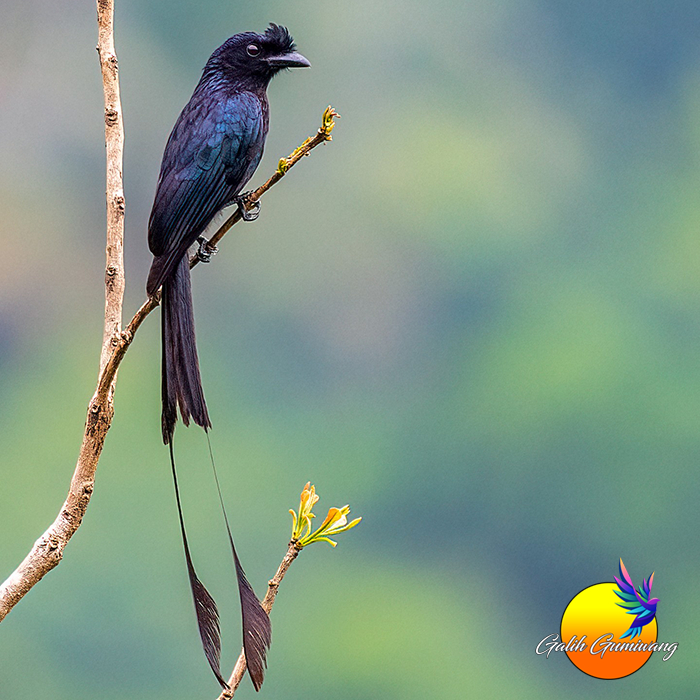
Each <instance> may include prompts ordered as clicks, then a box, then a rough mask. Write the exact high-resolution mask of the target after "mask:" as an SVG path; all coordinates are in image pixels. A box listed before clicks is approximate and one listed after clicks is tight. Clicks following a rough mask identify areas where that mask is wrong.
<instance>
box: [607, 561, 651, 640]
mask: <svg viewBox="0 0 700 700" xmlns="http://www.w3.org/2000/svg"><path fill="white" fill-rule="evenodd" d="M620 578H621V579H622V580H620V579H619V578H617V576H615V582H616V583H617V586H618V588H619V589H620V590H619V592H618V591H615V595H616V596H617V597H618V598H620V599H621V600H623V601H625V602H624V603H617V605H619V606H620V607H621V608H625V610H627V614H628V615H636V617H635V618H634V620H633V621H632V624H631V625H630V628H629V629H628V630H627V631H626V632H625V633H624V634H623V635H622V636H621V637H620V639H624V638H625V637H630V639H634V638H635V637H636V636H638V635H641V633H642V627H644V626H645V625H648V624H649V623H650V622H651V621H652V620H653V619H654V618H655V617H656V606H657V605H658V603H659V599H658V598H649V594H650V593H651V586H652V584H653V582H654V574H653V573H652V575H651V576H650V577H649V580H648V581H647V579H644V583H642V585H641V586H640V587H639V589H638V590H636V591H635V590H634V584H633V583H632V578H631V577H630V575H629V574H628V573H627V569H626V568H625V565H624V564H623V563H622V559H620Z"/></svg>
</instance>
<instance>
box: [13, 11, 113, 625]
mask: <svg viewBox="0 0 700 700" xmlns="http://www.w3.org/2000/svg"><path fill="white" fill-rule="evenodd" d="M97 23H98V44H97V51H98V53H99V57H100V66H101V69H102V83H103V89H104V103H105V111H104V118H105V145H106V149H107V191H106V196H107V265H106V270H105V319H104V332H103V339H102V351H101V353H100V380H101V379H102V378H103V377H104V374H105V367H106V365H107V364H108V361H109V358H110V356H112V355H113V353H114V349H115V348H116V347H117V345H118V343H119V334H120V332H121V321H122V301H123V298H124V257H123V244H124V188H123V182H122V152H123V147H124V128H123V123H122V113H121V102H120V98H119V72H118V65H117V55H116V52H115V50H114V0H97ZM115 381H116V369H115V371H114V372H113V373H112V375H111V377H110V378H109V381H108V382H107V383H106V384H105V386H104V387H103V390H102V391H99V390H98V391H96V392H95V395H94V396H93V397H92V399H91V401H90V404H89V406H88V412H87V420H86V421H85V432H84V434H83V442H82V445H81V446H80V453H79V455H78V462H77V464H76V467H75V471H74V473H73V478H72V480H71V484H70V489H69V491H68V497H67V498H66V500H65V502H64V504H63V507H62V508H61V510H60V512H59V514H58V516H57V517H56V519H55V520H54V522H53V523H52V524H51V526H50V527H49V529H48V530H46V532H44V534H43V535H42V536H41V537H40V538H39V539H38V540H37V541H36V542H35V543H34V546H33V547H32V550H31V551H30V552H29V554H28V555H27V556H26V557H25V559H24V561H23V562H22V563H21V564H20V565H19V566H18V567H17V569H16V570H15V571H14V572H13V573H12V574H11V575H10V577H9V578H8V579H7V580H6V581H5V582H4V583H3V584H2V585H1V586H0V621H1V620H2V619H3V618H4V617H5V616H6V615H7V613H8V612H10V610H12V608H13V607H14V606H15V605H16V604H17V603H18V602H19V601H20V600H21V599H22V597H23V596H24V595H25V594H26V593H27V592H28V591H29V590H30V589H31V588H32V586H34V585H35V584H36V583H38V582H39V581H40V580H41V579H42V578H43V576H44V575H45V574H47V573H48V572H49V571H51V569H53V568H54V567H55V566H56V565H57V564H58V563H59V562H60V561H61V558H62V557H63V549H64V547H65V546H66V544H67V543H68V541H69V540H70V538H71V537H72V536H73V534H74V533H75V531H76V530H77V529H78V527H80V523H81V522H82V519H83V516H84V515H85V510H86V509H87V506H88V503H89V502H90V496H91V495H92V492H93V488H94V484H95V470H96V468H97V463H98V461H99V459H100V454H101V452H102V447H103V445H104V440H105V437H106V435H107V431H108V430H109V426H110V425H111V423H112V416H113V415H114V408H113V403H112V401H113V395H114V383H115ZM98 389H99V384H98Z"/></svg>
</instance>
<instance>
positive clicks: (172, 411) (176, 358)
mask: <svg viewBox="0 0 700 700" xmlns="http://www.w3.org/2000/svg"><path fill="white" fill-rule="evenodd" d="M161 305H162V314H161V322H162V330H163V341H162V342H163V361H162V385H161V392H162V400H163V409H162V430H163V442H164V443H165V444H166V445H167V444H169V443H170V442H172V439H173V432H174V431H175V423H176V422H177V408H178V406H179V407H180V415H181V416H182V421H183V423H184V424H185V425H189V422H190V418H192V420H193V421H194V422H195V423H196V424H197V425H199V426H201V427H202V428H204V429H205V430H206V429H208V428H211V421H210V420H209V413H208V412H207V404H206V402H205V401H204V389H203V388H202V378H201V376H200V374H199V360H198V359H197V344H196V341H195V334H194V310H193V308H192V287H191V284H190V265H189V260H188V258H187V256H186V255H185V256H183V258H182V260H180V263H179V264H178V266H177V267H176V268H175V270H174V272H173V274H172V275H171V276H170V277H169V278H168V279H167V280H165V282H163V293H162V299H161Z"/></svg>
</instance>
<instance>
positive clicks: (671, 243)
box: [0, 0, 700, 700]
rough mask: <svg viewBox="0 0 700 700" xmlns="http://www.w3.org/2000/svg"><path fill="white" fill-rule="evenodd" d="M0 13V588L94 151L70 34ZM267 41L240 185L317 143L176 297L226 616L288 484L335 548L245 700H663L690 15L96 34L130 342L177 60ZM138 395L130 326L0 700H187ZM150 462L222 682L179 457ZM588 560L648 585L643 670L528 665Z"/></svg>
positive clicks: (551, 2)
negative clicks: (65, 526)
mask: <svg viewBox="0 0 700 700" xmlns="http://www.w3.org/2000/svg"><path fill="white" fill-rule="evenodd" d="M0 11H1V15H2V24H1V25H0V211H2V215H1V216H0V227H1V230H2V255H0V446H1V448H2V465H1V466H0V532H1V533H2V536H1V538H0V541H1V544H0V579H2V578H4V577H5V576H6V575H8V574H9V573H10V572H11V571H12V570H13V569H14V567H15V566H16V565H17V564H18V563H19V561H20V560H21V559H22V557H23V556H24V555H25V554H26V552H27V551H28V549H29V548H30V547H31V545H32V543H33V542H34V540H35V539H36V538H37V537H38V536H39V535H40V534H41V533H42V532H43V530H44V529H45V528H46V527H47V526H48V525H49V524H50V522H51V521H52V520H53V518H54V517H55V514H56V513H57V512H58V509H59V507H60V505H61V503H62V501H63V499H64V497H65V494H66V490H67V487H68V482H69V479H70V475H71V473H72V469H73V465H74V462H75V458H76V456H77V450H78V445H79V443H80V438H81V434H82V426H83V420H84V412H85V406H86V404H87V401H88V400H89V398H90V396H91V393H92V391H93V389H94V382H95V377H96V372H97V359H98V351H99V344H100V339H101V314H102V308H103V296H102V295H103V287H102V281H103V264H104V145H103V130H102V129H103V122H102V109H103V108H102V92H101V80H100V73H99V67H98V62H97V56H96V53H95V49H94V46H95V43H96V23H95V8H94V5H93V3H91V2H75V1H74V0H63V2H61V3H44V2H38V0H25V2H19V1H18V0H12V1H8V0H2V1H0ZM269 21H275V22H278V23H283V24H286V25H288V26H289V28H290V30H291V31H292V33H293V35H294V37H295V38H296V40H297V42H298V44H299V48H300V50H301V51H302V52H303V53H304V54H305V55H307V56H308V57H309V59H310V60H311V62H312V64H313V69H312V70H309V71H296V72H292V73H290V74H288V75H282V76H280V77H278V78H277V79H275V81H274V82H273V84H272V85H271V87H270V90H269V95H270V101H271V111H272V119H271V133H270V137H269V139H268V143H267V149H266V157H265V159H264V161H263V164H262V166H261V168H260V170H259V172H258V174H257V175H256V176H255V178H254V180H253V184H258V183H260V182H261V181H262V180H263V178H265V177H267V175H268V174H269V173H270V172H271V171H272V169H273V168H274V166H275V164H276V161H277V159H278V158H279V157H280V156H283V155H286V154H287V153H288V152H289V151H290V150H291V149H292V148H294V147H295V146H296V145H297V144H298V143H299V142H300V141H301V140H302V139H303V138H304V137H305V136H307V135H308V134H310V133H313V131H314V130H315V129H316V128H317V125H318V120H319V117H320V114H321V112H322V110H323V108H324V107H325V106H326V105H327V104H329V103H331V104H332V105H333V106H334V107H336V108H337V109H338V111H339V112H340V113H341V114H342V116H343V118H342V120H341V122H340V123H339V126H338V128H337V129H336V132H335V134H334V136H335V139H334V142H333V144H332V145H329V146H326V147H324V148H321V149H318V150H317V151H316V152H315V153H314V154H313V156H312V157H311V158H308V159H306V160H305V161H304V162H303V163H301V164H300V165H299V167H298V168H297V169H296V170H295V171H294V173H293V174H292V175H291V176H290V177H289V178H288V179H286V180H285V181H284V182H283V183H281V184H280V185H279V186H278V187H277V188H276V189H275V190H274V192H273V193H271V194H270V195H269V196H267V197H266V198H265V200H264V202H263V207H262V214H261V217H260V219H259V220H258V222H257V223H255V224H252V225H239V226H237V227H236V229H234V231H233V232H232V233H231V234H230V235H229V236H228V237H227V239H226V240H225V242H224V243H223V245H222V247H221V252H220V254H219V255H218V256H217V258H216V259H215V262H214V263H213V264H212V265H210V266H209V267H208V268H204V267H201V268H200V269H197V270H196V272H195V274H194V290H195V291H194V293H195V308H196V316H197V331H198V339H199V348H200V358H201V362H202V367H203V379H204V385H205V389H206V393H207V398H208V403H209V408H210V412H211V414H212V418H213V421H214V432H213V437H212V439H213V447H214V452H215V455H216V457H217V461H218V464H219V470H220V473H221V478H222V482H223V483H222V485H223V488H224V491H225V494H226V498H227V500H228V502H229V503H230V512H231V515H232V516H233V526H234V532H235V533H236V536H237V540H238V542H239V548H240V553H241V556H242V558H243V561H244V563H245V565H246V568H247V571H248V574H249V577H250V579H251V581H252V582H253V583H254V585H255V587H256V588H257V590H258V591H259V592H263V591H264V587H265V582H266V581H267V579H268V578H269V577H270V576H271V575H272V573H273V572H274V570H275V568H276V567H277V564H278V562H279V560H280V559H281V556H282V554H283V552H284V550H285V546H286V542H287V539H288V536H289V531H290V525H291V518H290V516H289V515H288V513H287V510H288V509H289V508H291V507H296V505H297V502H298V494H299V492H300V490H301V488H302V486H303V485H304V483H305V482H306V481H307V480H311V481H312V482H313V483H315V484H316V486H317V489H318V491H319V493H320V495H321V501H320V503H319V505H318V509H319V512H325V509H326V508H327V507H328V506H331V505H342V504H344V503H346V502H349V503H350V504H351V505H352V507H353V514H354V515H362V516H363V518H364V520H363V522H362V524H361V525H360V527H358V528H357V529H355V530H353V531H352V533H349V534H346V535H341V536H340V538H339V542H340V544H339V547H338V548H337V549H336V550H331V548H330V547H327V546H325V545H314V546H313V547H312V548H310V549H309V550H308V551H305V552H304V553H303V555H302V557H301V559H300V560H299V562H298V563H297V564H295V566H294V567H293V569H292V570H291V572H290V573H289V575H288V578H287V579H286V580H285V583H284V585H283V588H282V590H281V592H280V596H279V598H278V602H277V605H276V607H275V609H274V611H273V616H272V618H273V628H274V644H273V647H272V651H271V653H270V658H269V661H270V666H269V671H268V675H267V679H266V682H265V686H264V688H263V691H262V694H261V695H260V697H267V698H280V699H282V698H284V699H285V700H302V699H304V700H316V699H318V700H320V699H322V698H328V697H334V698H352V699H353V700H354V699H356V698H386V699H387V700H392V699H394V698H395V699H397V700H398V699H399V698H400V699H401V700H405V699H407V698H410V699H413V698H415V699H418V698H421V699H422V698H426V697H429V698H434V699H435V700H443V699H445V700H447V699H450V700H452V699H453V698H461V697H474V698H499V699H500V698H538V699H544V700H549V699H550V698H551V699H554V698H561V697H569V698H591V697H596V698H598V697H600V698H613V697H614V698H639V697H652V696H660V695H661V694H664V696H668V697H673V698H677V699H684V698H693V699H694V698H696V697H697V688H698V684H699V683H700V666H698V663H697V650H698V640H699V633H698V628H699V626H700V609H699V608H698V606H697V604H696V602H695V601H696V598H697V585H696V582H697V580H698V577H699V576H700V563H699V554H700V544H699V543H698V526H699V525H700V522H699V520H700V518H699V516H698V507H697V506H698V497H699V495H700V483H699V480H698V462H699V460H700V235H699V230H700V198H699V196H698V195H699V191H700V42H699V41H698V36H697V26H698V22H700V4H698V3H697V2H696V1H695V0H676V1H673V2H661V0H658V1H656V2H641V3H628V2H624V1H623V0H608V2H595V1H594V2H575V1H574V0H503V1H502V2H498V3H491V2H485V0H471V1H469V2H466V3H455V2H447V1H446V0H435V1H434V2H430V3H425V2H418V1H417V0H404V1H403V2H399V1H398V0H378V1H375V2H368V1H367V0H357V1H356V2H339V1H338V0H330V1H329V2H321V3H317V2H309V1H307V0H298V1H297V2H294V3H290V2H281V1H272V0H263V1H261V2H258V3H225V2H220V1H219V0H199V2H184V1H182V0H178V1H176V2H165V1H164V0H150V1H147V2H134V1H130V0H118V2H117V51H118V54H119V59H120V68H121V81H122V82H121V85H122V93H123V106H124V114H125V122H126V139H127V140H126V154H125V182H126V198H127V218H126V229H127V234H126V256H127V295H126V305H125V309H126V313H127V314H128V315H129V316H130V314H131V313H133V311H134V310H135V309H136V308H137V306H138V305H139V304H140V302H141V301H142V300H143V298H144V283H145V278H146V273H147V270H148V266H149V264H150V254H149V253H148V249H147V245H146V234H145V230H146V221H147V217H148V213H149V211H150V205H151V201H152V197H153V192H154V189H155V181H156V177H157V172H158V167H159V163H160V157H161V154H162V149H163V146H164V144H165V140H166V137H167V135H168V133H169V130H170V128H171V127H172V124H173V123H174V120H175V118H176V117H177V114H178V112H179V110H180V109H181V108H182V106H183V105H184V104H185V102H186V101H187V99H188V98H189V96H190V94H191V91H192V89H193V87H194V84H195V83H196V81H197V79H198V77H199V73H200V70H201V68H202V66H203V65H204V63H205V62H206V59H207V57H208V56H209V54H210V53H211V51H212V50H213V49H214V48H216V47H217V46H218V45H219V44H220V43H221V42H222V41H224V40H225V39H226V38H227V37H228V36H230V35H231V34H233V33H236V32H237V31H242V30H247V29H256V30H262V29H264V27H265V26H266V24H267V23H268V22H269ZM158 376H159V324H158V322H157V319H156V317H155V316H154V317H153V318H150V319H149V320H148V322H147V323H146V324H145V325H144V327H143V329H142V330H141V331H140V332H139V334H138V336H137V339H136V341H135V343H134V345H133V347H132V349H131V350H130V352H129V354H128V356H127V358H126V360H125V362H124V364H123V365H122V369H121V371H120V377H119V385H118V390H117V396H116V418H115V420H114V424H113V427H112V430H111V432H110V434H109V436H108V439H107V444H106V448H105V451H104V455H103V459H102V461H101V464H100V467H99V470H98V477H97V486H96V490H95V495H94V498H93V501H92V503H91V505H90V508H89V510H88V514H87V517H86V519H85V521H84V524H83V527H82V528H81V529H80V531H79V532H78V534H77V535H76V537H75V538H74V540H73V541H72V542H71V544H70V545H69V547H68V548H67V551H66V554H65V559H64V562H63V563H62V564H61V566H59V567H58V568H57V569H56V570H55V571H54V572H52V573H51V574H50V575H49V576H48V577H47V578H46V579H45V580H44V581H43V582H42V583H41V584H40V585H38V586H37V587H36V588H35V589H34V590H32V592H31V593H30V594H29V595H28V596H27V598H26V599H25V600H23V601H22V602H21V603H20V604H19V605H18V606H17V608H16V609H15V610H14V611H13V612H12V613H11V614H10V615H9V617H8V618H7V619H6V620H5V621H4V623H3V624H2V626H1V627H0V698H2V700H19V698H39V697H41V698H50V699H51V700H68V699H70V700H80V699H82V698H85V699H87V698H95V697H99V698H101V700H113V699H114V700H116V699H119V700H122V699H123V698H130V699H131V700H156V699H159V700H160V699H162V698H166V697H167V698H172V699H180V698H182V699H183V700H184V699H185V698H187V699H190V698H206V697H210V698H213V697H215V696H216V694H217V684H216V682H215V680H214V679H213V678H212V676H211V674H210V672H209V670H208V667H207V664H206V662H205V660H204V657H203V655H202V653H201V650H200V647H199V642H198V635H197V632H196V627H195V622H194V616H193V614H192V609H191V602H190V599H189V592H188V587H187V581H186V575H185V567H184V561H183V556H182V551H181V544H180V542H179V534H178V528H177V519H176V512H175V506H174V502H173V493H172V484H171V481H170V476H169V466H168V462H167V453H166V450H165V449H164V448H163V446H162V444H161V443H160V430H159V379H158ZM176 447H177V455H178V461H179V464H180V471H181V473H182V479H183V482H184V484H183V488H184V493H185V508H186V511H187V515H188V525H189V530H190V533H191V538H192V544H193V548H194V552H195V560H196V562H197V567H198V571H199V574H200V576H201V577H202V579H203V580H204V581H205V582H206V583H207V586H208V587H209V588H210V590H211V591H212V593H213V594H214V595H215V597H216V598H217V600H218V602H219V606H220V608H221V611H222V618H223V637H224V639H223V642H224V651H223V666H224V668H225V669H227V670H228V669H230V667H232V665H233V662H234V660H235V657H236V655H237V654H238V650H239V646H240V638H239V627H238V619H237V600H236V591H235V588H234V585H233V576H232V571H231V566H230V560H229V555H228V553H227V550H226V540H225V536H224V530H223V526H222V523H221V521H220V515H219V513H218V511H217V504H216V496H215V491H214V486H213V483H212V480H211V475H210V468H209V466H208V457H207V451H206V441H205V438H204V436H203V434H202V433H201V431H198V430H194V429H190V430H184V429H180V430H178V433H177V441H176ZM620 556H622V558H623V559H624V560H625V563H626V564H627V566H628V568H629V570H630V572H631V574H632V576H633V578H634V579H635V583H640V582H641V578H642V577H643V576H647V575H648V574H649V573H650V572H651V571H652V570H655V571H656V581H655V585H654V593H655V594H656V595H657V596H658V597H659V598H660V599H661V603H660V605H659V629H660V638H661V640H662V641H669V642H670V641H676V642H679V644H680V646H679V649H678V651H677V652H676V654H675V655H674V656H673V658H672V659H671V660H669V661H667V662H665V663H664V662H662V661H661V658H660V657H659V656H658V655H655V656H653V657H652V659H651V660H650V661H649V663H648V664H647V665H646V666H645V667H644V668H643V669H642V670H641V671H640V672H639V673H637V674H635V675H633V676H631V677H628V678H626V679H624V680H619V681H616V682H602V681H599V680H595V679H592V678H589V677H587V676H584V675H583V674H582V673H580V672H579V671H577V670H576V669H574V668H573V666H572V665H571V664H570V663H569V661H568V660H567V659H566V658H565V657H564V655H562V654H558V655H553V656H552V657H550V659H549V660H545V659H544V657H539V656H536V655H535V647H536V645H537V643H538V642H539V641H540V640H541V639H542V638H544V637H545V636H547V635H548V634H552V633H555V632H557V631H558V628H559V621H560V617H561V614H562V612H563V610H564V607H565V606H566V604H567V603H568V601H569V600H570V598H571V597H573V595H574V594H576V593H577V592H578V591H579V590H580V589H582V588H585V587H586V586H588V585H591V584H594V583H597V582H600V581H609V580H611V579H612V576H613V574H614V573H615V572H616V566H617V560H618V557H620ZM254 695H255V693H254V691H253V689H252V686H251V684H250V682H249V681H248V680H247V679H246V681H245V683H244V685H243V687H242V688H241V690H240V697H241V698H252V697H254ZM237 697H238V696H237Z"/></svg>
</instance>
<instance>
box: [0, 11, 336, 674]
mask: <svg viewBox="0 0 700 700" xmlns="http://www.w3.org/2000/svg"><path fill="white" fill-rule="evenodd" d="M97 18H98V28H99V40H98V47H97V49H98V52H99V56H100V65H101V68H102V81H103V86H104V99H105V144H106V148H107V192H106V194H107V249H106V250H107V266H106V271H105V319H104V333H103V341H102V349H101V353H100V374H99V378H98V381H97V388H96V389H95V393H94V395H93V397H92V399H91V400H90V403H89V404H88V411H87V419H86V421H85V430H84V433H83V441H82V444H81V446H80V452H79V455H78V461H77V464H76V467H75V471H74V473H73V478H72V480H71V484H70V489H69V492H68V497H67V498H66V501H65V502H64V504H63V507H62V508H61V510H60V512H59V514H58V516H57V517H56V519H55V520H54V522H53V523H52V524H51V526H50V527H49V528H48V529H47V530H46V532H44V534H43V535H42V536H41V537H40V538H39V539H38V540H37V541H36V542H35V543H34V546H33V547H32V549H31V551H30V552H29V554H28V555H27V556H26V557H25V559H24V561H22V563H21V564H20V565H19V566H18V567H17V569H15V571H14V572H13V573H12V574H11V575H10V576H9V577H8V578H7V579H6V580H5V582H4V583H3V584H2V585H0V622H1V621H2V620H3V619H4V618H5V616H6V615H7V614H8V613H9V612H10V610H12V608H13V607H14V606H15V605H16V604H17V603H18V602H19V601H20V600H21V599H22V598H23V597H24V596H25V595H26V594H27V593H28V592H29V591H30V590H31V589H32V587H33V586H34V585H35V584H37V583H38V582H39V581H40V580H41V579H42V578H43V577H44V576H45V575H46V574H47V573H48V572H49V571H51V569H53V568H54V567H55V566H57V565H58V563H59V562H60V561H61V559H62V557H63V550H64V548H65V546H66V545H67V544H68V542H69V540H70V539H71V537H72V536H73V535H74V534H75V532H76V531H77V529H78V528H79V527H80V524H81V522H82V519H83V516H84V515H85V512H86V510H87V507H88V504H89V502H90V497H91V496H92V492H93V489H94V484H95V472H96V470H97V464H98V462H99V459H100V455H101V453H102V448H103V446H104V441H105V438H106V437H107V431H108V430H109V428H110V426H111V424H112V418H113V417H114V406H113V399H114V390H115V387H116V381H117V370H118V369H119V365H120V364H121V361H122V360H123V359H124V356H125V354H126V352H127V350H128V349H129V347H130V346H131V343H132V341H133V339H134V335H135V334H136V332H137V331H138V329H139V327H140V326H141V324H142V323H143V322H144V320H145V319H146V317H147V316H148V315H149V314H150V313H151V311H153V310H154V309H155V308H156V307H157V306H158V304H159V303H160V294H159V293H158V294H156V295H155V296H154V297H153V298H150V299H147V300H146V301H145V302H144V303H143V304H142V305H141V308H140V309H139V310H138V311H137V312H136V314H134V317H133V318H132V319H131V321H130V322H129V324H128V325H127V327H126V328H125V329H124V330H123V331H122V330H121V323H122V302H123V297H124V284H125V276H124V261H123V244H124V189H123V180H122V151H123V145H124V130H123V124H122V110H121V102H120V98H119V74H118V67H117V56H116V52H115V49H114V0H97ZM338 116H339V115H338V114H337V113H336V112H335V110H333V109H332V108H331V107H328V108H327V109H326V110H325V112H324V113H323V120H322V123H321V128H320V129H319V130H318V132H317V133H316V134H315V135H314V136H312V137H310V138H308V139H306V141H304V143H303V144H301V146H299V147H298V148H297V149H295V150H294V152H293V153H291V154H290V155H289V156H288V157H287V158H283V159H281V160H280V161H279V164H278V166H277V170H276V171H275V172H274V173H273V175H272V176H271V177H270V178H269V179H268V180H267V182H265V183H264V184H263V185H261V186H260V187H258V188H257V189H256V190H255V191H254V192H252V193H251V194H250V195H249V196H248V198H247V201H246V203H245V204H246V207H247V208H248V209H250V208H252V206H253V204H254V203H255V202H257V201H258V200H259V199H260V198H261V197H262V196H263V195H264V194H265V192H267V191H268V190H269V189H270V188H271V187H272V186H273V185H275V184H276V183H277V182H279V181H280V180H281V179H282V178H283V177H284V175H286V173H287V172H288V171H289V170H290V168H292V167H293V166H294V165H296V164H297V163H298V162H299V161H300V160H301V159H302V158H303V157H304V156H306V155H308V154H309V153H310V152H311V150H312V149H314V148H316V146H318V145H320V144H321V143H325V142H326V141H330V140H331V132H332V131H333V127H334V126H335V118H336V117H338ZM240 219H241V216H240V213H239V212H238V211H236V212H235V213H234V214H233V215H232V216H230V217H229V218H228V219H227V220H226V222H225V223H224V224H223V225H222V226H221V227H220V228H219V229H218V231H217V232H216V233H215V234H214V235H213V236H212V238H211V242H210V244H211V245H216V244H217V243H218V242H219V241H220V240H221V239H222V238H223V236H224V235H225V234H226V232H227V231H228V230H229V229H230V228H231V227H232V226H233V225H234V224H236V223H237V222H238V221H240ZM197 262H198V261H197V259H196V258H194V259H192V260H190V266H191V267H194V266H195V265H196V264H197ZM295 556H296V555H294V557H295ZM294 557H292V560H293V559H294ZM290 563H291V561H290ZM283 564H284V562H283ZM285 572H286V569H284V571H283V572H282V573H281V577H282V576H284V573H285ZM278 574H280V572H279V571H278ZM281 577H280V580H281ZM273 581H274V579H273ZM275 592H276V591H275ZM269 595H270V591H268V596H269ZM267 599H268V597H266V598H265V600H267ZM272 600H274V595H272V598H271V601H272ZM270 607H272V602H270ZM239 682H240V681H239Z"/></svg>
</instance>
